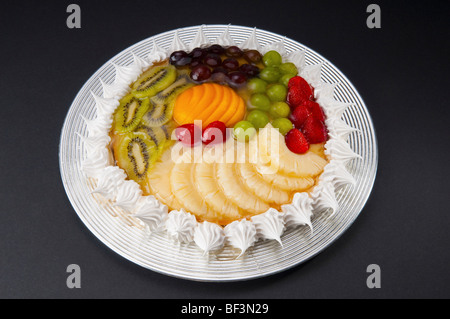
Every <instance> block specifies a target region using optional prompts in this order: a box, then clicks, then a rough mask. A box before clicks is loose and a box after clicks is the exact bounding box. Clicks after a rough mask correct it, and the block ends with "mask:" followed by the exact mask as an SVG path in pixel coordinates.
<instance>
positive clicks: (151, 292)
mask: <svg viewBox="0 0 450 319" xmlns="http://www.w3.org/2000/svg"><path fill="white" fill-rule="evenodd" d="M161 2H162V1H153V0H146V1H98V0H94V1H93V0H91V1H81V0H76V1H72V2H71V1H43V0H41V1H20V2H18V1H2V5H1V7H0V101H1V103H0V128H1V134H0V147H1V155H0V209H1V211H0V297H2V298H280V299H285V298H449V297H450V287H449V286H450V272H449V264H450V250H449V243H450V231H449V227H450V223H449V221H450V216H449V215H450V210H449V204H450V201H449V195H450V194H449V190H450V187H449V186H450V184H449V181H448V180H449V178H450V174H449V168H448V167H449V160H448V155H449V154H450V153H449V152H448V147H449V146H450V143H449V142H450V137H449V136H450V129H449V125H448V122H449V115H450V112H449V107H450V105H449V103H448V97H449V95H448V91H449V84H450V83H449V82H450V81H449V80H448V75H449V71H450V70H449V62H448V61H449V53H450V50H449V48H450V46H449V31H450V28H449V23H448V22H449V12H450V11H449V9H450V6H449V2H448V1H420V2H413V1H372V2H375V3H377V4H379V5H380V7H381V26H382V27H381V29H369V28H368V27H367V26H366V19H367V16H368V13H366V8H367V6H368V5H369V4H370V3H371V1H300V0H297V1H275V0H271V1H248V0H246V1H235V0H225V1H220V2H214V1H195V0H191V1H188V0H184V1H178V0H177V1H175V0H171V1H167V2H164V4H163V5H161ZM70 3H76V4H78V5H80V7H81V26H82V27H81V29H68V28H67V26H66V19H67V16H68V13H66V8H67V6H68V5H69V4H70ZM229 23H231V24H234V25H245V26H250V27H253V26H256V27H258V28H260V29H265V30H269V31H272V32H275V33H278V34H281V35H285V36H287V37H288V38H291V39H294V40H296V41H298V42H300V43H303V44H304V45H306V46H308V47H310V48H312V49H313V50H315V51H316V52H318V53H320V54H321V55H323V56H324V57H325V58H327V59H328V60H330V61H331V62H332V63H333V64H334V65H336V66H337V67H338V68H339V69H340V70H341V71H342V72H343V73H344V74H345V75H346V76H347V77H348V78H349V79H350V80H351V81H352V83H353V84H354V85H355V87H356V88H357V90H358V91H359V93H360V94H361V96H362V97H363V99H364V101H365V103H366V105H367V107H368V109H369V112H370V113H371V116H372V118H373V121H374V125H375V129H376V134H377V139H378V144H379V166H378V173H377V179H376V182H375V186H374V189H373V192H372V195H371V197H370V199H369V201H368V202H367V205H366V206H365V208H364V210H363V211H362V213H361V215H360V216H359V218H358V219H357V220H356V221H355V223H354V224H353V225H352V226H351V227H350V228H349V230H348V231H347V232H346V233H345V234H344V235H343V236H342V237H341V238H340V239H339V240H337V241H336V242H335V243H334V244H333V245H331V246H330V247H328V248H327V249H326V250H325V251H323V252H322V253H321V254H319V255H318V256H316V257H315V258H313V259H312V260H310V261H308V262H306V263H304V264H302V265H300V266H297V267H295V268H293V269H290V270H288V271H285V272H282V273H280V274H277V275H274V276H270V277H267V278H262V279H256V280H250V281H244V282H235V283H220V284H217V283H202V282H192V281H187V280H182V279H176V278H172V277H168V276H165V275H161V274H158V273H155V272H152V271H150V270H147V269H144V268H141V267H140V266H137V265H135V264H133V263H131V262H129V261H127V260H126V259H124V258H122V257H120V256H119V255H117V254H116V253H114V252H112V251H111V250H109V248H107V247H106V246H104V245H103V244H102V243H101V242H100V241H99V240H98V239H97V238H96V237H95V236H94V235H93V234H91V233H90V232H89V230H88V229H87V228H86V227H85V226H84V224H83V223H82V222H81V220H80V219H79V218H78V216H77V215H76V213H75V211H74V210H73V208H72V207H71V205H70V202H69V200H68V198H67V196H66V194H65V191H64V188H63V185H62V182H61V178H60V173H59V164H58V144H59V138H60V132H61V129H62V125H63V121H64V118H65V115H66V113H67V112H68V110H69V107H70V105H71V103H72V100H73V99H74V98H75V96H76V94H77V93H78V91H79V90H80V88H81V87H82V86H83V84H84V83H85V82H86V81H87V80H88V78H89V77H90V76H91V75H92V74H93V73H94V72H95V71H96V70H97V69H98V68H99V67H101V66H102V65H103V64H104V63H105V62H106V61H108V60H109V59H110V58H112V57H113V56H115V55H116V54H118V53H119V52H121V51H122V50H124V49H126V48H127V47H129V46H131V45H133V44H134V43H136V42H139V41H141V40H143V39H146V38H148V37H150V36H152V35H155V34H158V33H160V32H164V31H167V30H172V29H176V28H180V27H186V26H192V25H200V24H229ZM69 264H78V265H80V267H81V288H80V289H69V288H67V286H66V278H67V276H68V273H67V272H66V267H67V266H68V265H69ZM370 264H378V265H379V266H380V267H381V288H379V289H369V288H368V287H367V286H366V278H367V276H368V275H369V274H368V273H367V272H366V268H367V266H368V265H370Z"/></svg>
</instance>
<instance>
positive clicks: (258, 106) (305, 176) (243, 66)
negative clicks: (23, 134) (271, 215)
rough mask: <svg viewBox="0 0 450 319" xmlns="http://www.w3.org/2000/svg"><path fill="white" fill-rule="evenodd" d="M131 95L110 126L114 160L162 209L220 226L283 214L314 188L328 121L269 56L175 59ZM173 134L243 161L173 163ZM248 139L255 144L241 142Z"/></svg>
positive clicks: (203, 52)
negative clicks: (240, 149)
mask: <svg viewBox="0 0 450 319" xmlns="http://www.w3.org/2000/svg"><path fill="white" fill-rule="evenodd" d="M130 89H131V90H130V92H129V93H128V94H127V95H126V96H125V97H124V98H122V99H121V101H120V103H119V106H118V107H117V109H116V111H115V113H114V117H113V127H112V130H111V137H112V150H113V153H114V158H115V160H116V163H117V165H118V166H120V167H121V168H123V169H124V170H125V171H126V173H127V175H128V178H129V179H132V180H134V181H136V182H137V183H139V184H140V185H141V188H142V190H143V193H144V194H145V195H149V194H152V195H154V196H155V197H156V198H157V199H158V200H160V201H161V202H162V203H163V204H166V205H167V206H168V207H169V209H177V210H179V209H181V208H183V209H186V210H187V211H189V212H191V213H193V214H194V215H195V216H196V217H197V219H199V220H207V221H210V222H216V223H218V224H221V225H226V224H228V223H230V222H232V221H234V220H238V219H242V218H249V217H251V216H253V215H255V214H260V213H263V212H265V211H267V210H268V209H269V208H271V207H274V208H276V209H280V207H281V205H283V204H287V203H289V202H290V201H291V200H292V196H293V194H294V193H296V192H303V191H309V190H310V189H311V188H312V187H314V185H315V183H316V179H317V177H318V176H319V175H320V174H321V173H322V171H323V168H324V167H325V165H326V163H327V160H326V156H325V154H324V143H325V142H326V140H327V138H328V132H327V128H326V125H325V114H324V112H323V110H322V108H321V106H320V105H319V104H318V103H317V101H316V100H315V98H314V88H313V87H311V86H310V85H309V84H308V82H307V81H306V80H305V79H303V78H302V77H300V76H299V75H298V70H297V67H296V66H295V65H294V64H293V63H290V62H284V61H283V58H282V56H281V55H280V54H279V53H278V52H276V51H273V50H272V51H268V52H267V53H265V54H264V55H262V54H261V53H260V52H258V51H257V50H242V49H240V48H239V47H237V46H229V47H224V46H220V45H217V44H214V45H210V46H208V47H202V48H195V49H193V50H192V51H190V52H187V51H176V52H173V53H172V54H171V55H170V57H169V59H168V60H166V61H163V62H161V63H159V64H157V65H155V66H152V67H150V68H149V69H148V70H146V71H145V72H144V73H142V75H141V76H140V77H139V78H138V79H137V80H136V81H135V82H134V83H133V84H132V85H131V86H130ZM198 121H201V122H198ZM200 123H201V124H200ZM228 128H229V129H232V132H233V133H232V136H233V137H234V138H230V135H229V132H228ZM273 128H275V129H276V130H272V129H273ZM269 131H275V134H274V133H273V132H272V134H267V132H269ZM172 133H174V134H172ZM172 135H174V136H175V139H176V140H178V141H179V142H180V143H181V144H182V145H184V146H187V147H197V146H200V147H202V148H203V149H205V150H214V147H211V148H209V146H215V145H217V144H223V145H224V148H225V149H226V148H227V147H229V146H230V145H232V146H236V145H238V144H239V145H241V146H244V148H245V149H247V150H248V152H247V153H246V154H245V157H246V158H244V161H238V162H232V163H228V162H221V161H219V162H214V163H211V162H207V161H203V162H200V163H198V162H192V163H175V162H174V160H173V158H172V154H171V151H172V149H171V145H172V144H173V143H175V139H173V137H172ZM253 138H257V141H258V143H257V144H254V143H253V144H252V143H246V142H249V141H250V140H252V139H253ZM255 145H257V146H258V147H257V148H256V149H253V148H252V147H255ZM274 145H279V147H278V149H277V150H275V149H273V148H274V147H276V146H274ZM235 152H236V151H235ZM250 154H253V155H256V159H257V161H256V162H252V161H249V156H250ZM274 168H275V171H274Z"/></svg>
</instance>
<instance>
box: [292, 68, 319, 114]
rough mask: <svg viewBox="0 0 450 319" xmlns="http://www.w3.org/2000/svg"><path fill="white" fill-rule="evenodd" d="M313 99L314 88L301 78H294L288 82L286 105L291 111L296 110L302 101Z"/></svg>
mask: <svg viewBox="0 0 450 319" xmlns="http://www.w3.org/2000/svg"><path fill="white" fill-rule="evenodd" d="M313 99H314V88H312V87H311V86H310V85H309V84H308V82H306V80H305V79H304V78H302V77H301V76H298V75H297V76H294V77H292V78H291V79H290V80H289V82H288V93H287V103H288V104H289V106H290V107H291V109H294V108H296V107H297V106H299V105H300V104H302V103H303V102H304V101H308V100H313Z"/></svg>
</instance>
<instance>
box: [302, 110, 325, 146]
mask: <svg viewBox="0 0 450 319" xmlns="http://www.w3.org/2000/svg"><path fill="white" fill-rule="evenodd" d="M302 132H303V134H304V135H305V137H306V139H307V140H308V142H309V143H310V144H317V143H323V142H325V141H326V140H327V139H328V130H327V128H326V126H325V124H324V123H323V122H322V121H320V120H317V119H315V118H314V117H312V116H310V117H308V119H307V120H306V122H305V124H304V125H303V128H302Z"/></svg>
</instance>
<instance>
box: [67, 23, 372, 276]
mask: <svg viewBox="0 0 450 319" xmlns="http://www.w3.org/2000/svg"><path fill="white" fill-rule="evenodd" d="M200 27H201V26H192V27H186V28H181V29H178V36H179V37H180V38H181V39H182V41H183V42H184V43H186V44H188V43H190V42H191V41H192V40H193V39H194V37H195V35H196V34H197V32H198V30H199V28H200ZM227 28H228V30H229V34H230V36H231V37H232V38H233V40H234V41H235V42H236V43H238V44H239V43H243V42H244V41H245V40H246V39H247V38H248V37H249V36H250V35H251V34H252V32H253V30H254V28H249V27H245V26H234V25H229V26H228V25H205V26H204V27H203V31H204V33H205V35H206V37H207V38H208V39H209V40H210V41H213V40H215V39H216V38H217V37H219V36H220V35H221V34H222V33H223V32H224V31H225V30H226V29H227ZM176 31H177V30H172V31H167V32H164V33H161V34H158V35H155V36H153V37H150V38H148V39H145V40H143V41H141V42H139V43H137V44H135V45H133V46H131V47H129V48H127V49H126V50H124V51H122V52H120V53H119V54H117V55H116V56H115V57H113V58H112V59H111V60H110V61H108V62H107V63H106V64H104V65H103V66H102V67H101V68H100V69H99V70H98V71H97V72H95V74H94V75H92V77H91V78H90V79H89V80H88V81H87V82H86V83H85V85H84V86H83V87H82V88H81V90H80V91H79V93H78V94H77V96H76V98H75V100H74V101H73V103H72V105H71V107H70V109H69V111H68V114H67V116H66V119H65V122H64V126H63V128H62V132H61V139H60V149H59V160H60V172H61V178H62V182H63V184H64V187H65V190H66V193H67V196H68V198H69V200H70V202H71V204H72V206H73V208H74V210H75V212H76V213H77V214H78V216H79V218H80V219H81V220H82V221H83V223H84V224H85V225H86V227H87V228H88V229H89V230H90V231H91V232H92V233H93V234H94V235H95V236H96V237H97V238H98V239H99V240H100V241H101V242H103V243H104V244H105V245H106V246H108V247H109V248H110V249H112V250H113V251H115V252H116V253H118V254H119V255H121V256H122V257H124V258H126V259H128V260H130V261H132V262H134V263H136V264H138V265H140V266H142V267H144V268H147V269H150V270H153V271H156V272H159V273H162V274H166V275H169V276H174V277H178V278H184V279H190V280H198V281H217V282H219V281H237V280H246V279H253V278H259V277H263V276H267V275H271V274H274V273H278V272H280V271H283V270H286V269H289V268H291V267H293V266H296V265H299V264H300V263H302V262H304V261H306V260H308V259H310V258H312V257H313V256H315V255H317V254H318V253H319V252H321V251H322V250H323V249H325V248H326V247H328V246H329V245H330V244H331V243H332V242H334V241H335V240H336V239H337V238H339V237H340V235H342V233H343V232H344V231H345V230H346V229H347V228H348V227H349V226H350V225H351V224H352V223H353V221H354V220H355V219H356V218H357V216H358V215H359V214H360V212H361V210H362V209H363V207H364V205H365V203H366V201H367V199H368V197H369V195H370V192H371V190H372V187H373V184H374V181H375V176H376V170H377V165H378V150H377V143H376V137H375V132H374V128H373V124H372V120H371V117H370V115H369V113H368V110H367V108H366V106H365V104H364V102H363V100H362V98H361V97H360V95H359V94H358V92H357V91H356V89H355V88H354V86H353V85H352V84H351V83H350V81H349V80H348V79H347V78H346V77H345V75H343V74H342V73H341V72H340V71H339V70H338V69H337V68H336V67H335V66H334V65H333V64H332V63H330V62H329V61H327V60H326V59H325V58H323V57H322V56H321V55H319V54H318V53H316V52H314V51H313V50H311V49H309V48H308V47H305V46H304V45H302V44H300V43H298V42H296V41H294V40H291V39H288V38H286V37H283V36H280V35H278V34H275V33H272V32H269V31H265V30H260V29H257V30H256V36H257V39H258V42H259V44H260V45H262V46H264V45H266V44H269V43H273V42H279V41H284V45H285V48H286V51H287V52H291V51H296V50H303V51H305V54H306V64H318V63H322V73H321V78H322V81H324V82H328V83H338V85H337V86H336V88H335V91H334V97H335V98H336V99H337V100H339V101H342V102H346V103H351V106H350V107H349V108H348V109H347V110H346V111H345V113H344V114H343V119H344V120H345V121H346V123H347V124H348V125H350V126H352V127H354V128H356V129H358V130H359V132H354V133H351V134H350V136H349V139H348V142H349V144H350V146H351V147H352V149H353V150H354V151H355V152H356V153H358V154H359V155H361V156H362V159H354V160H352V161H350V162H349V163H348V165H347V169H348V170H349V171H350V172H351V173H352V174H353V176H354V177H355V179H356V184H355V185H354V186H350V185H348V186H345V187H343V188H342V189H340V190H339V191H338V193H337V194H336V198H337V200H338V203H339V210H338V211H337V212H336V214H335V215H334V216H332V217H330V216H328V215H327V214H318V215H317V216H314V217H313V229H314V232H313V234H311V232H310V230H309V228H308V227H307V226H304V227H299V228H293V229H289V230H287V231H286V232H285V233H284V234H283V236H282V242H283V246H282V247H281V246H280V245H279V244H278V243H277V242H276V241H273V240H271V241H258V242H257V243H256V244H255V246H253V247H251V248H249V250H248V251H247V253H246V254H245V255H244V256H242V257H239V258H236V257H237V256H238V253H237V252H236V250H234V249H232V248H231V247H228V246H227V247H225V248H224V249H223V250H222V251H221V252H220V253H219V254H209V255H203V252H202V251H201V250H200V249H198V248H197V247H196V246H195V244H190V245H181V246H180V245H178V244H176V243H174V242H172V241H171V240H169V239H168V238H167V236H166V235H165V234H164V233H162V234H152V235H149V234H148V233H146V231H145V230H144V229H143V228H142V227H137V226H136V225H138V224H136V225H133V223H132V222H130V220H129V219H127V218H122V217H121V216H120V213H118V212H117V211H116V209H117V208H115V207H112V206H111V205H110V204H109V203H108V202H102V201H99V200H98V198H97V197H95V196H93V195H91V194H90V192H91V191H92V181H90V180H89V179H87V178H86V176H85V174H84V173H83V172H82V171H81V169H80V168H81V162H82V161H83V159H84V157H85V153H84V147H83V142H82V138H81V137H80V136H87V128H86V124H85V122H84V120H83V119H82V117H85V118H87V119H94V118H95V116H96V110H95V101H94V99H93V97H92V95H91V93H90V92H91V91H92V92H93V93H94V94H96V95H99V96H101V95H102V93H103V90H102V85H101V82H100V79H101V80H102V81H104V82H106V83H112V82H113V81H114V75H115V69H114V66H113V63H115V64H118V65H129V64H131V63H132V62H133V54H135V55H137V56H139V57H142V58H144V57H146V56H147V55H148V54H149V52H150V51H151V49H152V47H153V40H154V41H155V42H156V43H157V44H158V45H159V46H160V47H162V48H166V49H168V48H169V47H170V45H171V43H172V39H173V36H174V34H175V32H176Z"/></svg>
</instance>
